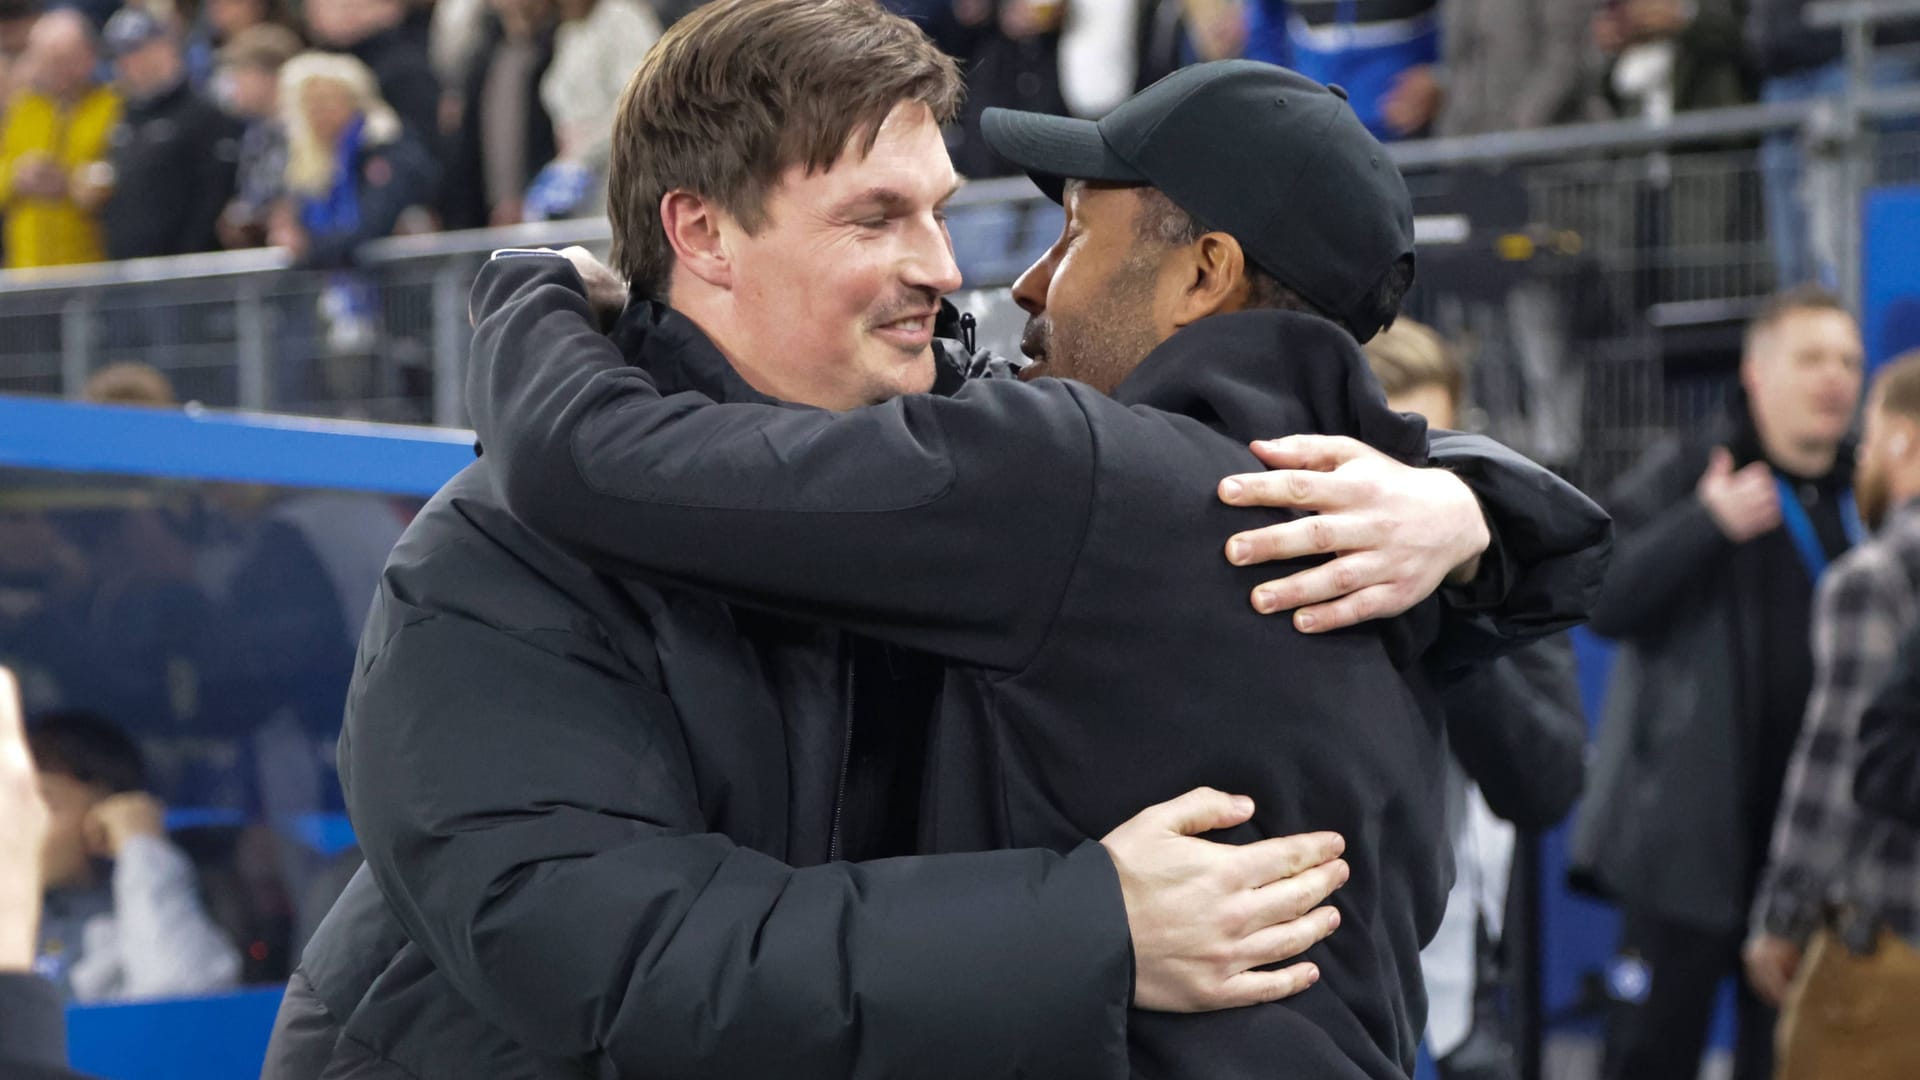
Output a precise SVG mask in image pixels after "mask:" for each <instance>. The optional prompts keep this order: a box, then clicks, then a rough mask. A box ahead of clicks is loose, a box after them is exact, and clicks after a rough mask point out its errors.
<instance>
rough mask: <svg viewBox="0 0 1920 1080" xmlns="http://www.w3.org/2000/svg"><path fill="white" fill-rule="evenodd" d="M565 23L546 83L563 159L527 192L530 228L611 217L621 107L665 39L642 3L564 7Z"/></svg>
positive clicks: (590, 0)
mask: <svg viewBox="0 0 1920 1080" xmlns="http://www.w3.org/2000/svg"><path fill="white" fill-rule="evenodd" d="M560 18H561V20H562V21H561V24H560V28H559V29H558V30H557V31H555V32H554V44H553V62H552V63H551V64H549V65H547V71H546V74H545V75H543V76H541V78H540V102H541V104H542V105H544V106H545V107H546V113H547V118H548V120H549V121H551V123H552V125H553V137H554V143H555V145H556V147H557V152H556V156H555V157H554V159H553V160H552V161H551V162H548V163H547V165H546V167H545V168H543V169H541V170H540V173H539V175H538V176H536V177H535V178H534V182H533V184H532V186H531V187H530V189H529V190H528V192H527V197H526V209H525V213H524V214H523V216H524V217H525V218H526V219H527V220H529V221H544V220H548V219H552V218H564V217H584V216H589V215H593V214H599V213H602V212H604V211H605V209H606V205H607V157H608V152H609V147H610V146H611V145H612V142H613V113H614V106H615V105H617V104H619V101H620V94H621V93H622V92H623V91H624V90H626V88H627V80H628V78H629V77H631V76H632V74H633V71H634V69H635V68H637V67H639V66H640V59H641V58H642V57H644V56H645V55H646V54H647V50H648V49H651V48H653V43H654V42H655V41H658V40H659V39H660V20H659V19H657V18H655V17H654V14H653V9H652V8H650V7H648V6H647V5H646V4H645V3H643V2H641V0H560Z"/></svg>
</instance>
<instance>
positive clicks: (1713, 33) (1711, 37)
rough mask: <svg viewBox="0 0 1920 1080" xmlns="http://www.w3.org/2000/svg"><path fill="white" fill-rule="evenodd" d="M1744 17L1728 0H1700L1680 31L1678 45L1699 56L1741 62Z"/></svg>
mask: <svg viewBox="0 0 1920 1080" xmlns="http://www.w3.org/2000/svg"><path fill="white" fill-rule="evenodd" d="M1744 24H1745V18H1744V16H1743V15H1742V13H1741V12H1740V10H1739V9H1738V7H1737V6H1736V5H1735V4H1734V3H1733V2H1732V0H1703V2H1701V3H1699V4H1698V5H1696V9H1695V14H1694V17H1693V21H1692V22H1691V23H1688V24H1687V28H1686V29H1685V30H1682V31H1681V32H1680V39H1679V46H1680V48H1681V49H1682V50H1684V51H1685V52H1686V53H1687V54H1688V55H1691V56H1694V57H1697V58H1699V59H1701V60H1714V61H1721V62H1734V63H1741V64H1744V63H1746V62H1747V60H1748V55H1747V39H1746V27H1745V25H1744Z"/></svg>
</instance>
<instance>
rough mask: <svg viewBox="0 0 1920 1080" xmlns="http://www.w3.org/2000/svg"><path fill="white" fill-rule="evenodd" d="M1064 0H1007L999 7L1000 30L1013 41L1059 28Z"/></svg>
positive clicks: (1064, 11) (1063, 9) (1063, 12)
mask: <svg viewBox="0 0 1920 1080" xmlns="http://www.w3.org/2000/svg"><path fill="white" fill-rule="evenodd" d="M1066 7H1067V5H1066V0H1008V2H1007V4H1006V6H1004V7H1002V8H1001V9H1000V32H1001V33H1002V34H1005V35H1006V36H1007V37H1009V38H1012V39H1013V40H1015V41H1020V40H1022V39H1023V38H1031V37H1039V36H1040V35H1041V34H1051V33H1053V32H1054V31H1055V30H1058V29H1060V22H1061V17H1062V16H1063V15H1064V14H1065V13H1066Z"/></svg>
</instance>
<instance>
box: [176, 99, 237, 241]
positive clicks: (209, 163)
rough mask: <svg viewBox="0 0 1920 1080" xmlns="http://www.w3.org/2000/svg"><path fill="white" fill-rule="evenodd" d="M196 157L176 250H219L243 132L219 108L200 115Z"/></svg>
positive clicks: (212, 107) (209, 104)
mask: <svg viewBox="0 0 1920 1080" xmlns="http://www.w3.org/2000/svg"><path fill="white" fill-rule="evenodd" d="M196 142H197V143H198V146H197V148H196V152H195V154H194V162H193V167H194V169H195V175H196V179H195V182H194V189H193V194H192V196H191V197H190V199H189V200H188V203H187V208H186V209H187V213H186V217H185V218H183V219H182V220H181V221H180V222H179V223H178V227H179V230H180V231H179V233H178V235H177V237H176V239H175V242H174V248H173V250H175V251H178V252H182V253H190V252H196V251H215V250H218V249H219V247H220V234H219V230H218V229H217V228H216V226H217V225H218V224H219V221H220V212H221V211H222V210H225V209H226V206H227V200H228V199H230V198H232V197H233V178H234V175H235V172H236V170H237V169H238V168H239V162H240V132H239V129H238V126H237V125H235V124H234V123H233V121H231V120H229V119H228V118H227V116H226V114H224V113H222V112H221V111H220V110H219V108H218V107H216V106H214V105H213V104H211V103H207V104H206V105H205V107H204V109H203V111H202V113H201V116H200V138H199V139H197V140H196Z"/></svg>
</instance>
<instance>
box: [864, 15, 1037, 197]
mask: <svg viewBox="0 0 1920 1080" xmlns="http://www.w3.org/2000/svg"><path fill="white" fill-rule="evenodd" d="M1066 2H1067V0H912V2H909V3H902V4H898V5H897V7H898V8H899V9H900V10H902V11H903V12H904V13H906V14H907V15H908V16H909V17H911V18H913V19H915V20H916V21H918V22H920V23H921V24H922V25H923V26H925V27H926V29H927V33H928V34H930V35H931V36H932V37H933V39H934V41H936V42H938V43H939V45H940V48H941V49H942V50H944V51H946V52H947V53H948V54H950V55H952V56H955V57H958V58H959V59H960V61H961V67H962V70H964V71H965V72H966V73H967V100H966V103H965V105H964V106H963V107H962V110H961V114H960V122H959V140H958V143H957V144H956V145H954V146H953V147H952V149H953V165H954V168H955V169H957V170H959V172H960V173H961V174H962V175H964V176H970V177H987V176H1007V175H1011V174H1013V173H1014V172H1016V171H1017V170H1015V169H1014V168H1013V167H1012V166H1010V165H1009V164H1007V162H1005V161H1004V160H1002V159H1001V158H1000V156H999V155H998V154H995V153H994V152H993V150H992V149H991V148H989V147H988V146H987V144H986V140H984V139H982V138H981V137H980V115H981V114H982V113H984V112H985V111H986V110H988V109H989V108H993V107H996V106H997V107H1001V108H1008V109H1025V110H1028V111H1031V112H1044V113H1054V114H1058V113H1064V112H1066V111H1067V103H1066V99H1065V98H1064V97H1062V96H1061V93H1060V27H1061V22H1062V18H1063V16H1064V14H1065V8H1066Z"/></svg>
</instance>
